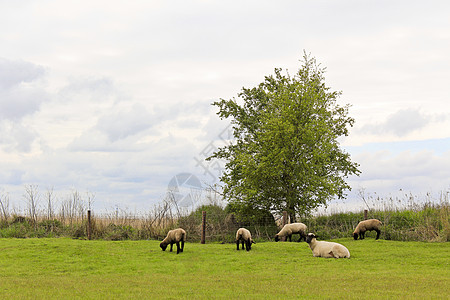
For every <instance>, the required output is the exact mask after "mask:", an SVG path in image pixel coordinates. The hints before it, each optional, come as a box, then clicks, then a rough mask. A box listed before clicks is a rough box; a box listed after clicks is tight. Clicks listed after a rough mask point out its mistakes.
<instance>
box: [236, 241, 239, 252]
mask: <svg viewBox="0 0 450 300" xmlns="http://www.w3.org/2000/svg"><path fill="white" fill-rule="evenodd" d="M236 250H239V240H237V241H236Z"/></svg>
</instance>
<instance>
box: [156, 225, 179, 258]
mask: <svg viewBox="0 0 450 300" xmlns="http://www.w3.org/2000/svg"><path fill="white" fill-rule="evenodd" d="M185 241H186V231H184V229H183V228H177V229H173V230H170V231H169V232H168V233H167V236H166V238H165V239H164V240H163V241H162V242H161V244H159V246H160V247H161V249H162V251H166V248H167V245H169V244H170V252H172V248H173V244H177V254H178V253H180V252H183V250H184V242H185ZM180 242H181V248H180Z"/></svg>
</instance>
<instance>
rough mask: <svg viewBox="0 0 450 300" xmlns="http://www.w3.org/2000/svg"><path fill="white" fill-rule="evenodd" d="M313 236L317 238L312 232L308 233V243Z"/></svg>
mask: <svg viewBox="0 0 450 300" xmlns="http://www.w3.org/2000/svg"><path fill="white" fill-rule="evenodd" d="M313 238H317V237H316V236H315V235H314V234H313V233H310V234H308V236H307V237H306V242H307V243H308V244H309V243H311V241H312V239H313Z"/></svg>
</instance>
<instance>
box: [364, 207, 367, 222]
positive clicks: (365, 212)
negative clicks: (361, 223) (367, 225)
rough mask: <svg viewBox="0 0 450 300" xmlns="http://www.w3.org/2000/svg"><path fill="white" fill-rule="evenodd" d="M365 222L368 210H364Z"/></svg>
mask: <svg viewBox="0 0 450 300" xmlns="http://www.w3.org/2000/svg"><path fill="white" fill-rule="evenodd" d="M364 220H367V209H365V210H364Z"/></svg>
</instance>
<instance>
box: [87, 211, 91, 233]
mask: <svg viewBox="0 0 450 300" xmlns="http://www.w3.org/2000/svg"><path fill="white" fill-rule="evenodd" d="M87 219H88V224H87V236H88V240H91V210H88V211H87Z"/></svg>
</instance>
